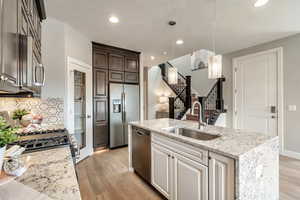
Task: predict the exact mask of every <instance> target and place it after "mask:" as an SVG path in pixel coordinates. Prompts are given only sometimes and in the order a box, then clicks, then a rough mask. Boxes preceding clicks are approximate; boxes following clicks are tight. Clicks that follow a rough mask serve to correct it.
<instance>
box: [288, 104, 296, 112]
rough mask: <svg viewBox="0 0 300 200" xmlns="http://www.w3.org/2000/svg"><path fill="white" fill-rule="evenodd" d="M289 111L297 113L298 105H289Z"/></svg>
mask: <svg viewBox="0 0 300 200" xmlns="http://www.w3.org/2000/svg"><path fill="white" fill-rule="evenodd" d="M288 110H289V111H291V112H295V111H297V106H296V105H289V106H288Z"/></svg>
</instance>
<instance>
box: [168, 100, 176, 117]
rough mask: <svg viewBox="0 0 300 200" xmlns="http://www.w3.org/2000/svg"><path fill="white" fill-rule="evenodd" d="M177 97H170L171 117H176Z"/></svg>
mask: <svg viewBox="0 0 300 200" xmlns="http://www.w3.org/2000/svg"><path fill="white" fill-rule="evenodd" d="M174 110H175V97H169V118H170V119H174V118H175V112H174Z"/></svg>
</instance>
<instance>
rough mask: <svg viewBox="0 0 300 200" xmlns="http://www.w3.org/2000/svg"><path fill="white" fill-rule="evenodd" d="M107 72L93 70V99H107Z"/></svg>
mask: <svg viewBox="0 0 300 200" xmlns="http://www.w3.org/2000/svg"><path fill="white" fill-rule="evenodd" d="M107 84H108V70H104V69H97V68H94V84H93V85H94V97H107V96H108V94H107V88H108V85H107Z"/></svg>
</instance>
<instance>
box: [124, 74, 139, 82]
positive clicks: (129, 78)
mask: <svg viewBox="0 0 300 200" xmlns="http://www.w3.org/2000/svg"><path fill="white" fill-rule="evenodd" d="M125 82H126V83H138V82H139V74H138V73H132V72H125Z"/></svg>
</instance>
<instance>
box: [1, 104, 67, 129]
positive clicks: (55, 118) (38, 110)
mask: <svg viewBox="0 0 300 200" xmlns="http://www.w3.org/2000/svg"><path fill="white" fill-rule="evenodd" d="M16 109H26V110H28V111H30V113H32V114H40V115H42V116H43V117H44V120H43V124H48V125H52V124H59V125H61V124H64V101H63V99H61V98H48V99H38V98H28V99H27V98H0V111H8V112H9V114H10V116H12V113H13V111H14V110H16Z"/></svg>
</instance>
